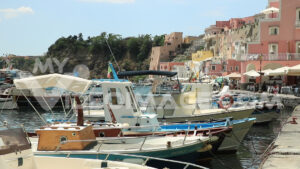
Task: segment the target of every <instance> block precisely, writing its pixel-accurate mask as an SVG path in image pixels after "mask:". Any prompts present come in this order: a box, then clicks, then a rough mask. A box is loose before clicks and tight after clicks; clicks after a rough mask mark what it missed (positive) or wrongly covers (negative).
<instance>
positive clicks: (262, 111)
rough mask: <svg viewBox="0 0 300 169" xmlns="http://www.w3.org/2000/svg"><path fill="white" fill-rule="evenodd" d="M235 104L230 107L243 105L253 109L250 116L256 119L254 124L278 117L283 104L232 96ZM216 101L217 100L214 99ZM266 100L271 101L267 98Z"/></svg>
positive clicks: (250, 97)
mask: <svg viewBox="0 0 300 169" xmlns="http://www.w3.org/2000/svg"><path fill="white" fill-rule="evenodd" d="M232 96H233V98H234V100H235V102H234V104H233V106H232V107H241V106H244V105H248V106H252V107H254V108H255V110H254V111H253V113H252V114H251V117H252V118H256V121H255V124H265V123H269V122H271V121H272V120H273V119H275V118H277V117H278V114H279V112H280V110H281V109H282V108H283V104H281V103H280V101H266V100H263V99H261V98H259V97H257V96H252V95H244V94H238V93H237V94H235V93H233V94H232ZM216 100H218V98H217V99H216ZM268 100H271V99H270V98H268Z"/></svg>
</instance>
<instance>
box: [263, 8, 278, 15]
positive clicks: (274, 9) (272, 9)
mask: <svg viewBox="0 0 300 169" xmlns="http://www.w3.org/2000/svg"><path fill="white" fill-rule="evenodd" d="M277 12H279V9H278V8H275V7H271V8H267V9H265V10H262V11H261V13H264V14H271V13H277Z"/></svg>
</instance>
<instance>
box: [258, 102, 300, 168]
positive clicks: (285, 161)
mask: <svg viewBox="0 0 300 169" xmlns="http://www.w3.org/2000/svg"><path fill="white" fill-rule="evenodd" d="M299 137H300V105H298V106H296V107H295V109H294V111H293V113H292V115H291V117H289V118H288V119H287V121H286V122H285V123H284V125H283V127H282V129H281V131H280V133H279V134H278V137H277V138H276V139H275V141H274V142H273V143H272V144H271V145H270V146H269V148H268V150H267V151H266V152H265V153H264V156H263V161H262V163H261V165H260V167H259V168H261V169H278V168H280V169H298V168H299V167H300V144H299Z"/></svg>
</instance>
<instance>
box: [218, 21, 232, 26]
mask: <svg viewBox="0 0 300 169" xmlns="http://www.w3.org/2000/svg"><path fill="white" fill-rule="evenodd" d="M216 27H218V28H225V27H230V21H216Z"/></svg>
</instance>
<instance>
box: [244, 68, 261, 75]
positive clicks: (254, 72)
mask: <svg viewBox="0 0 300 169" xmlns="http://www.w3.org/2000/svg"><path fill="white" fill-rule="evenodd" d="M244 75H246V76H250V77H259V76H260V74H259V73H257V72H256V71H255V70H250V71H248V72H246V73H244Z"/></svg>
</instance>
